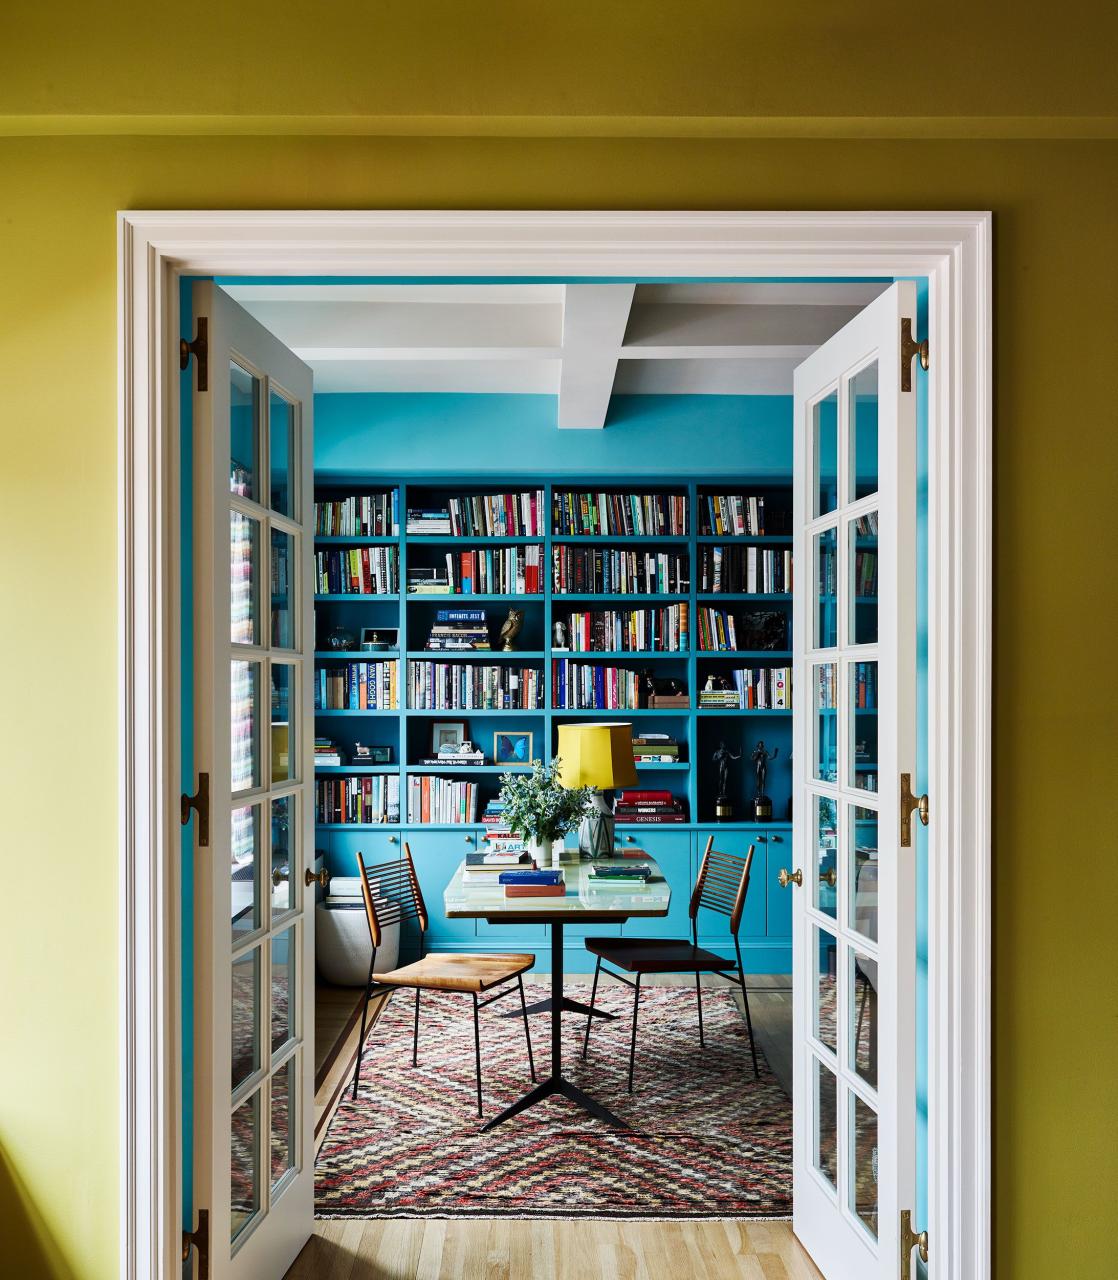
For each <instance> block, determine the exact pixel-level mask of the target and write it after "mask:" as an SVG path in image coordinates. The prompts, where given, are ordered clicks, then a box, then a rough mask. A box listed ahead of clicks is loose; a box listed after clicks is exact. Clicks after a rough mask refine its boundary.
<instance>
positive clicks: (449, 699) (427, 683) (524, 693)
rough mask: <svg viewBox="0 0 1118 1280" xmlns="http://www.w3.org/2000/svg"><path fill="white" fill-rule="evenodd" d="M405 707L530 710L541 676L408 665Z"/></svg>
mask: <svg viewBox="0 0 1118 1280" xmlns="http://www.w3.org/2000/svg"><path fill="white" fill-rule="evenodd" d="M408 704H409V706H411V707H414V708H416V709H417V710H420V711H506V710H507V711H534V710H536V709H537V708H538V707H541V706H542V705H543V673H542V672H541V671H539V670H538V669H536V668H533V667H511V666H504V665H502V666H482V665H478V664H475V663H472V662H471V663H463V662H421V661H410V662H409V663H408Z"/></svg>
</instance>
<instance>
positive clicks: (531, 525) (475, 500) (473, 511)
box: [408, 489, 544, 538]
mask: <svg viewBox="0 0 1118 1280" xmlns="http://www.w3.org/2000/svg"><path fill="white" fill-rule="evenodd" d="M447 507H448V508H449V515H450V532H451V533H453V534H454V535H455V536H456V537H460V538H519V537H524V536H527V537H530V538H531V537H542V536H543V520H544V515H543V513H544V497H543V490H542V489H536V490H535V491H534V492H532V491H528V492H524V493H472V494H466V495H465V496H463V497H460V498H451V499H450V501H449V502H448V503H447ZM408 520H409V523H410V521H411V514H410V513H409V515H408Z"/></svg>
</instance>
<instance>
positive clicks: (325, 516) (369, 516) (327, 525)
mask: <svg viewBox="0 0 1118 1280" xmlns="http://www.w3.org/2000/svg"><path fill="white" fill-rule="evenodd" d="M314 531H315V533H316V534H317V535H318V536H319V537H323V538H378V537H395V536H396V535H397V534H398V533H399V532H400V492H399V490H398V489H393V490H391V491H390V492H389V493H365V494H354V495H353V496H351V497H348V498H335V499H330V500H323V501H320V502H316V503H315V504H314Z"/></svg>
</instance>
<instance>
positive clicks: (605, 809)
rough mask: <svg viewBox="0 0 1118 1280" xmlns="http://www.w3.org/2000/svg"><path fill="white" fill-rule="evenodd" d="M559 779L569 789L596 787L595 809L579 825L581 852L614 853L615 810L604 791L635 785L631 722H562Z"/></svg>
mask: <svg viewBox="0 0 1118 1280" xmlns="http://www.w3.org/2000/svg"><path fill="white" fill-rule="evenodd" d="M556 754H557V755H558V757H559V762H560V764H559V781H560V783H561V784H562V785H563V786H564V787H567V788H569V789H572V790H573V789H574V788H575V787H593V788H594V789H595V792H594V811H593V812H592V813H591V814H590V815H589V816H588V817H586V818H583V820H582V822H581V823H580V824H579V828H578V851H579V853H580V854H589V856H590V857H592V858H608V857H610V856H611V855H612V853H613V830H614V822H613V810H612V808H611V807H610V804H609V802H608V801H607V800H606V797H605V796H604V795H603V794H602V793H603V792H604V791H612V790H613V789H614V788H615V787H631V786H634V785H635V784H636V781H637V770H636V767H635V765H634V764H633V726H632V725H631V724H561V725H560V726H559V750H558V752H557V753H556Z"/></svg>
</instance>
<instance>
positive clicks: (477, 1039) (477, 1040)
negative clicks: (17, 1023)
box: [470, 992, 528, 1120]
mask: <svg viewBox="0 0 1118 1280" xmlns="http://www.w3.org/2000/svg"><path fill="white" fill-rule="evenodd" d="M470 998H471V999H472V1000H473V1002H474V1067H475V1070H476V1074H477V1118H478V1119H479V1120H480V1119H481V1116H482V1111H481V1032H480V1031H479V1030H478V1021H477V993H476V992H471V993H470ZM524 1021H525V1026H527V1022H528V1018H527V1014H525V1018H524Z"/></svg>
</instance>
